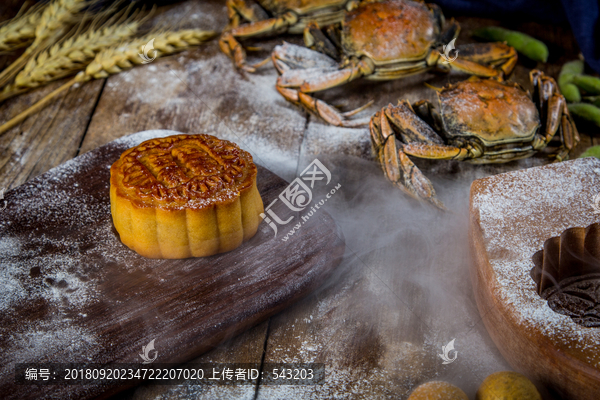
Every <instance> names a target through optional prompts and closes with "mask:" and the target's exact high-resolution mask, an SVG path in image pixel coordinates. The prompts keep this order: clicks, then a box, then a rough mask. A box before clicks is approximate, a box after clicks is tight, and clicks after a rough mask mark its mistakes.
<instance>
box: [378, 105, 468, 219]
mask: <svg viewBox="0 0 600 400" xmlns="http://www.w3.org/2000/svg"><path fill="white" fill-rule="evenodd" d="M369 127H370V132H371V144H372V146H373V150H374V152H375V154H376V156H377V159H378V160H379V163H380V165H381V167H382V169H383V171H384V174H385V176H386V178H387V179H388V180H390V181H391V182H392V183H394V184H395V185H396V186H398V187H399V188H400V189H402V190H403V191H404V192H406V193H408V194H410V195H411V196H412V197H415V198H416V199H419V200H424V201H426V202H429V203H431V204H433V205H434V206H436V207H438V208H440V209H443V210H445V209H446V207H445V206H444V204H443V203H442V202H441V201H440V200H438V198H437V197H436V194H435V189H434V188H433V184H432V183H431V181H430V180H429V179H427V177H426V176H425V175H423V173H422V172H421V170H419V168H418V167H417V166H416V165H415V164H414V163H413V162H412V161H411V160H410V158H409V157H408V155H407V153H409V152H408V151H407V150H409V151H410V152H413V153H418V152H417V149H419V148H421V147H420V146H425V147H423V149H426V147H427V146H430V147H432V148H436V149H442V148H444V147H445V148H446V150H447V151H448V152H452V153H453V155H454V156H455V155H456V153H457V152H456V150H458V153H460V152H461V149H458V148H452V147H451V146H444V145H443V141H442V139H441V138H440V137H439V135H437V134H436V133H435V132H434V131H433V130H432V129H431V128H430V127H429V126H428V125H427V124H426V123H425V122H424V121H423V120H421V119H420V118H419V117H418V116H417V115H415V114H414V112H413V111H412V108H411V107H410V104H408V103H406V102H400V103H399V104H398V105H397V106H394V105H391V104H390V105H388V106H387V107H385V108H384V109H383V110H381V111H379V112H377V113H376V114H375V115H374V116H373V118H371V122H370V125H369ZM393 128H396V129H393ZM396 133H397V134H399V135H400V136H401V138H402V140H404V141H408V144H404V145H401V146H400V148H397V146H396V139H395V138H396ZM423 153H424V154H428V155H429V156H431V155H432V154H430V153H425V152H423ZM416 155H418V154H416ZM452 158H454V157H452Z"/></svg>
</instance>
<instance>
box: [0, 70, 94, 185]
mask: <svg viewBox="0 0 600 400" xmlns="http://www.w3.org/2000/svg"><path fill="white" fill-rule="evenodd" d="M62 83H64V81H59V82H55V83H52V84H50V85H48V86H46V87H43V88H39V89H36V90H34V91H32V92H30V93H27V94H23V95H21V96H19V97H15V98H12V99H9V100H7V101H6V102H5V103H4V104H1V105H0V121H1V122H6V121H8V120H9V119H10V118H12V117H14V116H15V115H17V114H19V113H20V112H21V111H23V110H25V109H26V108H27V107H29V106H30V105H32V104H34V103H35V102H37V101H38V100H40V99H41V98H43V97H44V96H45V95H46V94H48V93H50V92H51V91H52V90H54V89H56V88H57V87H59V86H60V85H61V84H62ZM102 85H103V80H99V81H94V82H90V83H89V84H88V85H86V86H85V88H72V89H71V90H69V91H68V92H66V93H64V94H63V95H61V96H59V97H57V98H56V99H55V100H54V101H53V102H52V103H51V104H49V105H48V106H47V107H46V108H44V109H43V110H41V111H40V112H38V113H37V114H35V115H32V116H31V117H29V118H27V119H26V120H25V121H23V123H21V124H20V125H18V126H16V127H14V128H13V129H11V130H10V131H8V132H6V133H5V134H3V135H2V136H0V147H1V148H2V150H3V151H2V153H1V154H0V187H6V188H13V187H16V186H18V185H20V184H22V183H24V182H26V181H27V180H29V179H31V178H33V177H35V176H37V175H39V174H41V173H43V172H46V171H47V170H49V169H51V168H53V167H55V166H57V165H59V164H62V163H64V162H65V161H67V160H70V159H71V158H73V157H75V156H76V155H77V154H78V150H79V144H80V143H81V140H82V138H83V136H84V135H85V131H86V128H87V125H88V123H89V120H90V118H91V114H92V112H93V111H94V107H95V105H96V101H97V99H98V96H99V95H100V91H101V89H102Z"/></svg>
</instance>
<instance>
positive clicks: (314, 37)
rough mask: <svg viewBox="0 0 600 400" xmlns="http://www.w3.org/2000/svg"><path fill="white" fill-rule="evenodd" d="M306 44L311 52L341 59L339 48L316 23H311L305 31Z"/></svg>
mask: <svg viewBox="0 0 600 400" xmlns="http://www.w3.org/2000/svg"><path fill="white" fill-rule="evenodd" d="M304 44H305V45H306V47H308V48H309V49H311V50H315V51H318V52H319V53H322V54H325V55H327V56H329V57H331V58H335V59H339V53H338V50H337V47H335V45H334V44H333V43H332V42H331V40H329V38H328V37H327V36H326V35H325V34H324V33H323V31H322V30H321V29H319V25H317V24H316V23H314V22H311V23H309V24H308V25H307V26H306V29H304Z"/></svg>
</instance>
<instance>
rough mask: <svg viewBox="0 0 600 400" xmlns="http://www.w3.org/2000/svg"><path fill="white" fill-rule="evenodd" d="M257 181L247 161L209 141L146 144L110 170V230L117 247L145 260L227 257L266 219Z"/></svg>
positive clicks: (178, 138) (183, 138)
mask: <svg viewBox="0 0 600 400" xmlns="http://www.w3.org/2000/svg"><path fill="white" fill-rule="evenodd" d="M256 174H257V169H256V165H254V163H253V162H252V156H251V155H250V153H248V152H246V151H244V150H242V149H240V148H239V147H238V146H237V145H236V144H235V143H233V142H230V141H227V140H221V139H218V138H216V137H214V136H211V135H203V134H200V135H175V136H169V137H165V138H157V139H151V140H147V141H145V142H143V143H141V144H140V145H138V146H136V147H133V148H131V149H128V150H126V151H125V152H124V153H123V154H122V155H121V157H120V158H119V160H117V161H116V162H115V163H114V164H113V165H112V166H111V169H110V175H111V177H110V201H111V213H112V217H113V223H114V225H115V228H116V230H117V232H118V233H119V235H120V238H121V241H122V242H123V244H125V245H126V246H128V247H129V248H131V249H132V250H134V251H136V252H137V253H139V254H140V255H142V256H145V257H149V258H187V257H204V256H210V255H213V254H217V253H223V252H226V251H230V250H233V249H235V248H236V247H238V246H239V245H241V244H242V242H243V241H245V240H248V239H250V238H251V237H252V236H254V234H255V233H256V231H257V229H258V225H259V223H260V214H261V213H262V212H263V211H264V209H263V203H262V199H261V197H260V194H259V193H258V189H257V187H256Z"/></svg>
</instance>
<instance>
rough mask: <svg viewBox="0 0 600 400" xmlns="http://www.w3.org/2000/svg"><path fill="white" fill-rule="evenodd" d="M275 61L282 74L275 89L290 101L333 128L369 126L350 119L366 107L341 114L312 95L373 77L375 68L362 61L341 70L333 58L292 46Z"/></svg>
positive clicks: (275, 54)
mask: <svg viewBox="0 0 600 400" xmlns="http://www.w3.org/2000/svg"><path fill="white" fill-rule="evenodd" d="M272 58H273V62H274V64H275V67H276V68H277V70H278V71H280V72H281V75H280V76H279V77H278V78H277V83H276V85H275V87H276V89H277V91H279V93H281V95H282V96H283V97H285V98H286V99H287V100H288V101H290V102H292V103H294V104H298V105H302V106H304V107H306V108H307V109H308V110H309V111H310V112H312V113H314V114H316V115H317V116H319V117H321V118H323V119H324V120H325V121H326V122H327V123H329V124H331V125H335V126H343V127H358V126H363V125H366V124H368V123H369V119H367V118H364V119H356V120H348V119H347V118H348V117H349V116H352V115H354V114H356V113H357V112H359V111H361V110H362V109H364V108H365V106H363V107H360V108H359V109H357V110H353V111H349V112H346V113H341V112H339V111H338V110H336V109H335V108H334V107H333V106H331V105H329V104H327V103H326V102H324V101H322V100H318V99H316V98H314V97H313V96H311V95H310V94H308V93H312V92H316V91H319V90H324V89H328V88H332V87H335V86H340V85H342V84H344V83H347V82H350V81H352V80H355V79H357V78H359V77H361V76H363V75H364V74H369V73H371V72H372V66H371V65H370V64H369V63H368V62H366V61H362V60H360V61H356V62H354V63H351V65H350V66H349V67H347V68H343V69H339V68H338V67H337V63H336V62H335V60H333V59H332V58H330V57H328V56H326V55H324V54H321V53H319V52H317V51H314V50H310V49H307V48H304V47H300V46H295V45H291V44H288V43H286V44H284V45H283V46H277V47H276V48H275V51H274V52H273V56H272ZM297 68H300V69H297Z"/></svg>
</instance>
